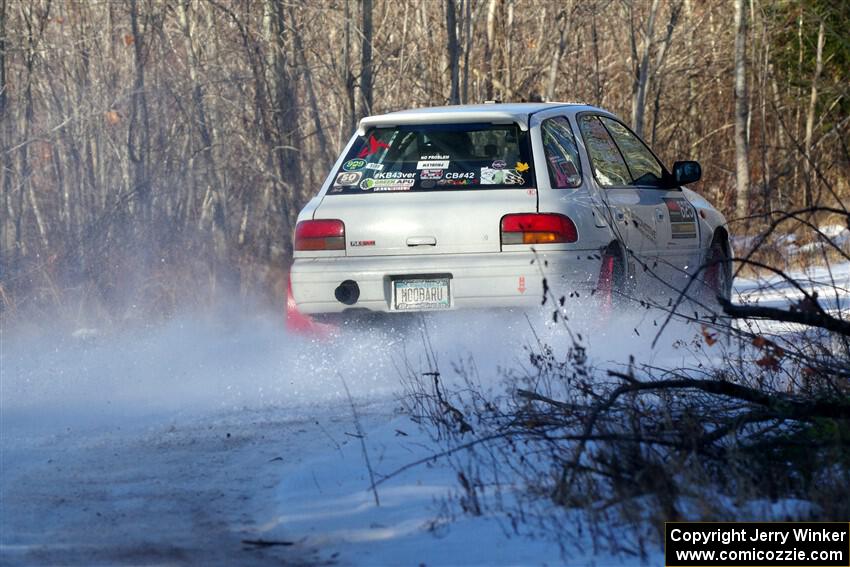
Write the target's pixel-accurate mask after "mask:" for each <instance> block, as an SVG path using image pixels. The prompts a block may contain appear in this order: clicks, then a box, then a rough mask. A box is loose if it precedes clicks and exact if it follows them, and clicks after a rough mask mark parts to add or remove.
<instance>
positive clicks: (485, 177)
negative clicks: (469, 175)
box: [481, 167, 505, 185]
mask: <svg viewBox="0 0 850 567" xmlns="http://www.w3.org/2000/svg"><path fill="white" fill-rule="evenodd" d="M504 177H505V175H504V171H502V170H501V169H492V168H489V167H482V168H481V185H498V184H501V183H502V179H504Z"/></svg>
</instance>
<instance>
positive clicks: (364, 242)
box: [348, 240, 375, 246]
mask: <svg viewBox="0 0 850 567" xmlns="http://www.w3.org/2000/svg"><path fill="white" fill-rule="evenodd" d="M348 244H349V246H374V245H375V241H374V240H352V241H351V242H349V243H348Z"/></svg>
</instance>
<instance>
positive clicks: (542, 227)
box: [502, 213, 578, 244]
mask: <svg viewBox="0 0 850 567" xmlns="http://www.w3.org/2000/svg"><path fill="white" fill-rule="evenodd" d="M577 240H578V230H577V229H576V225H575V223H574V222H573V221H572V219H570V217H567V216H564V215H559V214H555V213H523V214H515V215H505V216H504V217H502V244H556V243H569V242H576V241H577Z"/></svg>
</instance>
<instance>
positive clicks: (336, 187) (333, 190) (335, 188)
mask: <svg viewBox="0 0 850 567" xmlns="http://www.w3.org/2000/svg"><path fill="white" fill-rule="evenodd" d="M328 193H342V186H341V185H334V186H333V187H331V189H330V191H328Z"/></svg>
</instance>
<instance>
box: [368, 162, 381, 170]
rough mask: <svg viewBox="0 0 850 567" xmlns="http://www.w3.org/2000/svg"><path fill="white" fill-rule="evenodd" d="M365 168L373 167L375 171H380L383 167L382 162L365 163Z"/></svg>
mask: <svg viewBox="0 0 850 567" xmlns="http://www.w3.org/2000/svg"><path fill="white" fill-rule="evenodd" d="M366 169H373V170H375V171H382V170H383V169H384V164H382V163H367V164H366Z"/></svg>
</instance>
